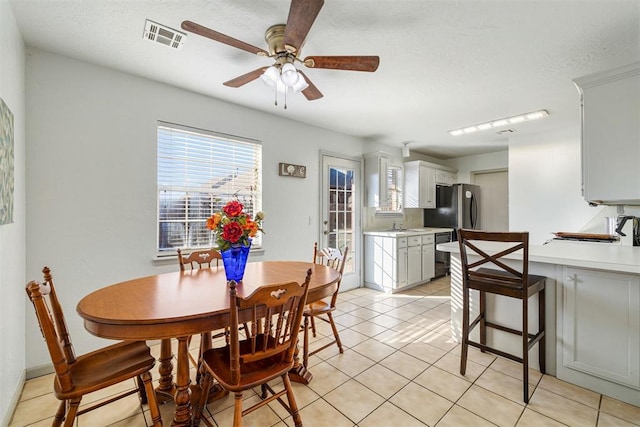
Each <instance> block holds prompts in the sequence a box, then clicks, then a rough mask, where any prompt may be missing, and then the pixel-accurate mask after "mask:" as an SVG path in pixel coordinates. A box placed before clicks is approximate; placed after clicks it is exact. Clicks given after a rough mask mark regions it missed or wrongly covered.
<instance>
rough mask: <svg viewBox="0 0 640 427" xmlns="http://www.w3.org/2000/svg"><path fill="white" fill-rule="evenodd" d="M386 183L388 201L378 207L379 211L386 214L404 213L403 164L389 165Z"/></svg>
mask: <svg viewBox="0 0 640 427" xmlns="http://www.w3.org/2000/svg"><path fill="white" fill-rule="evenodd" d="M386 185H387V188H386V194H387V199H386V203H382V204H381V206H380V207H379V208H378V209H377V212H378V213H384V214H402V200H403V195H402V167H401V166H394V165H389V166H387V179H386Z"/></svg>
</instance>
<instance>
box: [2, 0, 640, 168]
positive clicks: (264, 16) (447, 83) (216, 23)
mask: <svg viewBox="0 0 640 427" xmlns="http://www.w3.org/2000/svg"><path fill="white" fill-rule="evenodd" d="M10 3H11V5H12V8H13V11H14V14H15V16H16V20H17V22H18V26H19V28H20V31H21V33H22V35H23V38H24V40H25V43H26V44H27V45H28V46H33V47H37V48H40V49H44V50H47V51H52V52H56V53H60V54H63V55H67V56H70V57H73V58H78V59H81V60H85V61H89V62H93V63H96V64H99V65H103V66H106V67H110V68H114V69H118V70H122V71H125V72H129V73H132V74H136V75H140V76H143V77H147V78H150V79H153V80H157V81H161V82H165V83H168V84H171V85H175V86H178V87H181V88H185V89H188V90H191V91H194V92H198V93H202V94H205V95H209V96H212V97H215V98H219V99H223V100H226V101H229V102H233V103H236V104H240V105H245V106H247V107H250V108H254V109H257V110H261V111H265V112H267V113H270V114H275V115H279V116H283V117H287V118H290V119H292V120H298V121H301V122H305V123H309V124H313V125H317V126H321V127H324V128H328V129H333V130H336V131H339V132H344V133H347V134H350V135H355V136H359V137H364V138H367V139H369V140H371V141H375V142H381V143H384V144H389V145H394V146H398V147H399V146H401V145H402V142H403V141H412V142H411V144H410V147H411V149H412V150H415V151H420V152H422V153H424V154H428V155H431V156H434V157H438V158H448V157H457V156H462V155H472V154H479V153H486V152H494V151H499V150H504V149H506V148H507V138H508V137H507V136H505V135H498V134H496V132H495V131H484V132H482V133H476V134H471V135H464V136H459V137H452V136H450V135H449V134H448V133H447V131H448V130H450V129H454V128H458V127H463V126H468V125H473V124H476V123H479V122H483V121H488V120H493V119H498V118H502V117H508V116H512V115H516V114H519V113H525V112H529V111H534V110H538V109H542V108H545V109H547V110H548V111H549V113H550V116H549V117H547V118H545V119H543V120H540V121H537V122H528V123H521V124H518V125H512V126H511V128H513V129H514V130H515V131H516V132H517V134H530V133H534V132H540V131H545V130H549V129H553V128H558V127H563V126H567V125H578V123H579V109H578V105H579V95H578V92H577V90H576V89H575V87H574V85H573V83H572V81H571V79H572V78H575V77H579V76H582V75H585V74H589V73H592V72H596V71H599V70H603V69H608V68H613V67H617V66H621V65H625V64H628V63H630V62H634V61H638V60H640V1H638V0H590V1H563V0H557V1H550V0H548V1H519V0H503V1H471V0H467V1H444V0H439V1H431V0H421V1H419V0H416V1H402V0H397V1H392V0H384V1H383V0H369V1H354V0H349V1H347V0H343V1H338V0H327V1H326V2H325V5H324V7H323V8H322V10H321V11H320V14H319V16H318V18H317V20H316V22H315V23H314V25H313V27H312V28H311V31H310V33H309V35H308V37H307V41H306V44H305V46H304V47H303V50H302V54H301V56H302V57H304V56H308V55H379V56H380V67H379V68H378V71H376V72H375V73H362V72H352V71H336V70H321V69H305V70H304V71H305V74H306V75H307V76H308V77H309V78H310V79H311V80H312V81H313V83H314V84H315V85H316V86H317V87H318V89H320V91H321V92H322V93H323V94H324V97H323V98H321V99H319V100H316V101H307V100H306V99H305V98H304V97H303V96H302V95H300V94H299V95H295V96H290V97H289V98H288V100H287V101H288V102H287V103H288V108H287V110H284V109H283V108H282V103H280V105H279V106H278V107H275V106H274V105H273V98H274V94H273V92H272V90H271V89H270V88H268V87H267V86H265V85H264V84H263V83H262V82H261V81H260V80H256V81H253V82H251V83H249V84H247V85H245V86H242V87H240V88H237V89H235V88H229V87H226V86H223V85H222V82H224V81H227V80H229V79H231V78H234V77H236V76H239V75H241V74H244V73H246V72H248V71H251V70H253V69H256V68H258V67H261V66H265V65H270V64H271V62H270V60H268V59H265V58H261V57H258V56H255V55H252V54H249V53H247V52H244V51H241V50H238V49H234V48H232V47H229V46H226V45H222V44H219V43H216V42H214V41H212V40H209V39H205V38H203V37H200V36H197V35H195V34H188V36H187V38H186V41H185V44H184V46H183V47H182V49H180V50H172V49H169V48H167V47H164V46H162V45H160V44H157V43H152V42H149V41H147V40H145V39H143V37H142V35H143V30H144V23H145V20H146V19H150V20H153V21H156V22H158V23H161V24H163V25H166V26H169V27H172V28H175V29H180V23H181V22H182V21H183V20H192V21H195V22H197V23H199V24H202V25H204V26H207V27H209V28H212V29H214V30H217V31H219V32H222V33H224V34H226V35H229V36H231V37H234V38H237V39H240V40H242V41H245V42H247V43H250V44H252V45H254V46H258V47H260V48H265V49H266V48H267V46H266V43H265V41H264V32H265V30H266V29H267V28H268V27H269V26H271V25H273V24H278V23H285V21H286V19H287V15H288V9H289V2H288V1H283V0H260V1H255V0H233V1H231V0H229V1H222V0H189V1H177V0H134V1H131V0H47V1H44V0H10Z"/></svg>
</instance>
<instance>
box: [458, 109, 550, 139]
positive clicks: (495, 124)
mask: <svg viewBox="0 0 640 427" xmlns="http://www.w3.org/2000/svg"><path fill="white" fill-rule="evenodd" d="M548 115H549V113H548V112H547V110H538V111H532V112H530V113H525V114H520V115H517V116H512V117H505V118H504V119H498V120H493V121H490V122H485V123H479V124H477V125H473V126H467V127H464V128H460V129H453V130H450V131H449V134H450V135H452V136H458V135H466V134H469V133H474V132H477V131H480V130H487V129H495V128H499V127H502V126H506V125H509V124H513V123H521V122H526V121H528V120H536V119H541V118H543V117H547V116H548Z"/></svg>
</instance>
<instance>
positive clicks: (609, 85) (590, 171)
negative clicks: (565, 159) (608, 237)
mask: <svg viewBox="0 0 640 427" xmlns="http://www.w3.org/2000/svg"><path fill="white" fill-rule="evenodd" d="M573 81H574V83H575V84H576V86H577V87H578V90H579V91H580V94H581V98H582V101H581V108H582V195H583V196H584V198H585V199H586V200H587V201H589V202H594V203H603V204H633V205H640V168H639V167H638V165H640V62H635V63H633V64H630V65H627V66H624V67H620V68H616V69H613V70H609V71H605V72H600V73H596V74H591V75H588V76H584V77H580V78H577V79H574V80H573Z"/></svg>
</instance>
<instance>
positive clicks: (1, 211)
mask: <svg viewBox="0 0 640 427" xmlns="http://www.w3.org/2000/svg"><path fill="white" fill-rule="evenodd" d="M13 184H14V178H13V113H12V112H11V110H10V109H9V107H7V104H5V103H4V100H3V99H1V98H0V225H3V224H11V223H12V222H13Z"/></svg>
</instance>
